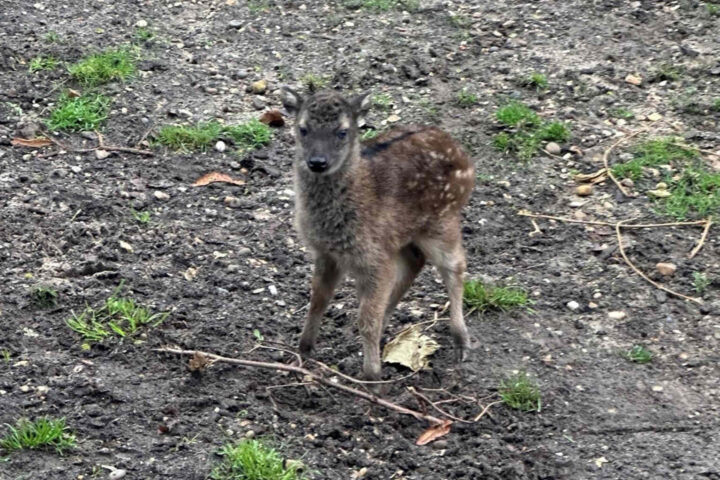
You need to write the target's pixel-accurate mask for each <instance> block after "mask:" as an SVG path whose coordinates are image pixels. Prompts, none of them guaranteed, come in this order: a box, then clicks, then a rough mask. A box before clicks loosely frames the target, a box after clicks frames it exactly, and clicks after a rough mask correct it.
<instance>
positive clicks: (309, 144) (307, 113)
mask: <svg viewBox="0 0 720 480" xmlns="http://www.w3.org/2000/svg"><path fill="white" fill-rule="evenodd" d="M284 94H285V95H284V99H283V103H284V104H285V108H286V109H287V110H288V111H295V112H297V120H296V122H295V135H296V139H297V148H298V156H297V159H298V160H297V161H298V162H301V165H300V167H301V168H307V169H308V170H309V171H311V172H314V173H317V174H326V175H329V174H332V173H335V172H337V171H338V170H340V169H341V168H342V166H343V165H345V163H346V161H347V160H348V159H349V158H350V157H351V156H352V154H353V149H354V148H355V145H356V144H357V135H358V118H359V116H360V115H361V113H363V109H364V108H366V105H365V103H367V94H364V95H361V96H358V97H354V98H352V99H349V100H347V99H345V98H344V97H343V96H342V95H340V94H338V93H336V92H332V91H322V92H318V93H315V94H313V95H311V96H309V97H307V98H304V99H303V98H302V97H300V96H299V95H297V94H296V93H295V92H293V91H292V90H289V89H285V91H284Z"/></svg>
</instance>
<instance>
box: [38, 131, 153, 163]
mask: <svg viewBox="0 0 720 480" xmlns="http://www.w3.org/2000/svg"><path fill="white" fill-rule="evenodd" d="M40 133H42V134H43V135H44V136H45V137H47V138H48V140H50V141H51V142H52V143H54V144H55V146H57V147H58V148H59V149H60V150H58V151H56V152H48V153H42V154H40V155H38V158H49V157H54V156H55V155H59V154H60V152H61V151H65V152H72V153H90V152H95V151H97V150H105V151H106V152H125V153H133V154H136V155H147V156H149V157H152V156H153V155H155V154H154V153H153V152H151V151H150V150H141V149H138V148H131V147H120V146H117V145H105V143H104V141H103V137H102V135H101V134H100V132H98V131H95V135H97V139H98V144H97V146H96V147H93V148H72V147H69V146H67V145H65V144H64V143H62V142H60V141H59V140H57V139H55V138H53V136H52V135H50V134H49V133H47V132H44V131H42V130H40Z"/></svg>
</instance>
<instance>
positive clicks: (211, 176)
mask: <svg viewBox="0 0 720 480" xmlns="http://www.w3.org/2000/svg"><path fill="white" fill-rule="evenodd" d="M215 182H225V183H231V184H233V185H245V180H242V179H239V178H232V177H231V176H230V175H227V174H224V173H220V172H210V173H207V174H205V175H203V176H202V177H200V178H198V179H197V180H195V183H193V187H203V186H205V185H209V184H211V183H215Z"/></svg>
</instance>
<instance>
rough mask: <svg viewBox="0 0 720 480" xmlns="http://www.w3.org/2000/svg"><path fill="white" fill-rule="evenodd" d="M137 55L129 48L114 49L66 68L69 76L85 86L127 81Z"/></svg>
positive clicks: (132, 70) (133, 68) (91, 56)
mask: <svg viewBox="0 0 720 480" xmlns="http://www.w3.org/2000/svg"><path fill="white" fill-rule="evenodd" d="M136 62H137V53H136V52H135V51H134V50H132V49H130V48H116V49H110V50H105V51H104V52H100V53H96V54H94V55H90V56H89V57H87V58H84V59H83V60H80V61H79V62H77V63H75V64H73V65H71V66H70V67H68V71H69V72H70V75H71V76H72V77H73V78H74V79H75V80H77V81H78V82H80V83H81V84H83V85H86V86H96V85H102V84H103V83H108V82H112V81H115V80H121V81H124V80H127V79H128V78H130V76H132V75H133V74H134V73H135V68H136V67H135V64H136Z"/></svg>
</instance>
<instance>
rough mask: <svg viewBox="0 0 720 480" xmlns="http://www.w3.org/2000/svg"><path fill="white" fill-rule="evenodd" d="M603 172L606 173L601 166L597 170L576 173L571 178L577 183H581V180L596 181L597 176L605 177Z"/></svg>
mask: <svg viewBox="0 0 720 480" xmlns="http://www.w3.org/2000/svg"><path fill="white" fill-rule="evenodd" d="M605 173H606V170H605V168H601V169H600V170H598V171H597V172H593V173H578V174H577V175H574V176H573V180H575V181H576V182H578V183H581V182H592V183H597V182H598V180H597V179H598V178H602V179H605V178H606V175H605Z"/></svg>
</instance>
